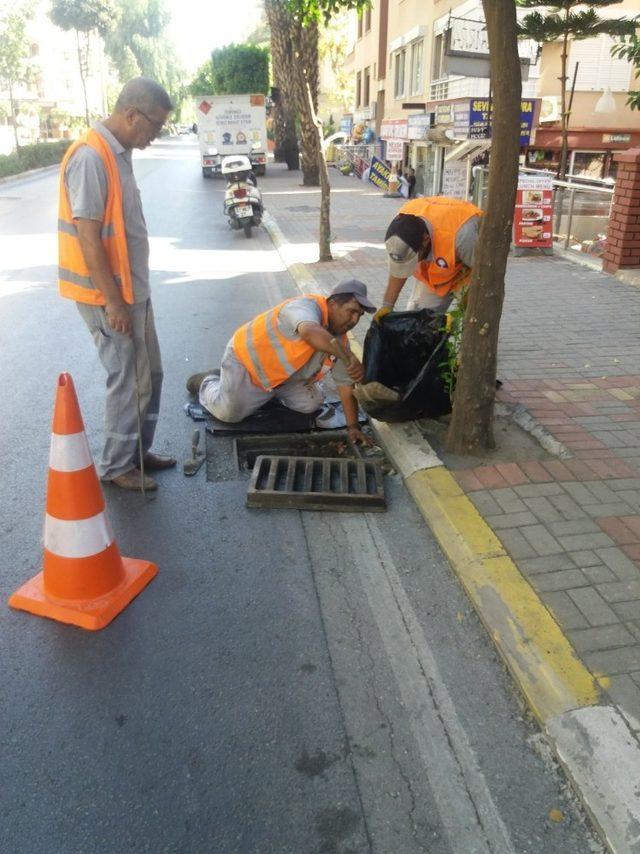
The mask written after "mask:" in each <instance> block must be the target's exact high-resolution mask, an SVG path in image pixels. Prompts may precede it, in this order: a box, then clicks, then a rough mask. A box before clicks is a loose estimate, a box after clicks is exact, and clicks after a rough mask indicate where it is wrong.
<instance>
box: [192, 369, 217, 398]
mask: <svg viewBox="0 0 640 854" xmlns="http://www.w3.org/2000/svg"><path fill="white" fill-rule="evenodd" d="M219 376H220V371H219V370H216V369H215V368H211V370H210V371H200V373H199V374H191V376H190V377H189V379H188V380H187V391H188V392H189V394H193V395H195V396H196V397H197V396H198V392H199V391H200V386H201V385H202V380H203V379H204V378H205V377H219Z"/></svg>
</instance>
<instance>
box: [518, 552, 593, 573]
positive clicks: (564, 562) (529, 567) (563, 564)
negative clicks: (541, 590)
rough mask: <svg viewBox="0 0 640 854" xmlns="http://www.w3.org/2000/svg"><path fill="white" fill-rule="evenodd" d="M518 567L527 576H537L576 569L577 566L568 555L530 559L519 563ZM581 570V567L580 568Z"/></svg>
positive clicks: (523, 559) (524, 559)
mask: <svg viewBox="0 0 640 854" xmlns="http://www.w3.org/2000/svg"><path fill="white" fill-rule="evenodd" d="M518 566H519V567H520V569H521V570H523V572H524V574H525V575H527V576H528V575H529V574H531V575H535V574H536V573H539V572H557V571H558V570H560V569H575V568H576V564H575V563H574V561H572V560H571V557H570V556H569V555H567V554H556V555H547V556H545V557H528V558H522V559H521V560H519V561H518ZM578 569H580V567H578Z"/></svg>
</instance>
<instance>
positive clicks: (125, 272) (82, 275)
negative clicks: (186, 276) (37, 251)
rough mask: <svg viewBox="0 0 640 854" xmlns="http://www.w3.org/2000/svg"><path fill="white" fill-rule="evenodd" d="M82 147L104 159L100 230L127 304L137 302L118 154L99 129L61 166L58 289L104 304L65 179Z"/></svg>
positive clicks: (69, 295)
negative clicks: (76, 221) (85, 250)
mask: <svg viewBox="0 0 640 854" xmlns="http://www.w3.org/2000/svg"><path fill="white" fill-rule="evenodd" d="M81 145H88V146H90V147H91V148H93V149H94V150H95V151H96V152H97V153H98V154H99V156H100V159H101V160H102V164H103V166H104V169H105V172H106V175H107V200H106V203H105V212H104V217H103V222H102V228H101V230H100V240H101V242H102V245H103V247H104V250H105V254H106V256H107V260H108V262H109V267H110V269H111V271H112V273H113V277H114V279H115V281H116V283H117V284H118V287H119V288H120V290H121V292H122V298H123V299H124V301H125V302H127V303H132V302H133V282H132V277H131V268H130V266H129V252H128V249H127V239H126V234H125V226H124V214H123V210H122V187H121V183H120V173H119V171H118V164H117V163H116V158H115V155H114V153H113V151H112V149H111V146H110V145H109V143H108V142H107V141H106V140H105V139H104V137H103V136H101V135H100V134H99V133H98V132H97V131H95V130H89V131H87V133H86V134H84V135H83V136H82V137H81V138H80V139H79V140H77V141H76V142H74V143H73V144H72V145H71V146H70V147H69V149H68V150H67V152H66V154H65V156H64V158H63V161H62V164H61V167H60V198H59V207H58V287H59V291H60V294H61V296H63V297H67V298H69V299H73V300H76V301H77V302H84V303H89V304H91V305H104V304H105V299H104V297H103V295H102V292H101V291H100V290H99V289H98V288H96V287H95V285H94V284H93V282H92V281H91V277H90V275H89V270H88V268H87V265H86V263H85V260H84V255H83V252H82V247H81V245H80V240H79V237H78V229H77V227H76V224H75V222H74V219H73V212H72V210H71V204H70V202H69V195H68V193H67V187H66V184H65V180H64V175H65V170H66V168H67V164H68V162H69V160H70V159H71V157H72V156H73V154H74V153H75V151H76V150H77V149H78V148H79V146H81Z"/></svg>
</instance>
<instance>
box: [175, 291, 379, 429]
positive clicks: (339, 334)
mask: <svg viewBox="0 0 640 854" xmlns="http://www.w3.org/2000/svg"><path fill="white" fill-rule="evenodd" d="M375 310H376V308H375V306H374V305H373V303H372V302H371V301H370V300H369V298H368V297H367V288H366V285H364V284H363V283H362V282H360V281H358V280H357V279H348V280H346V281H344V282H341V283H340V284H339V285H336V286H335V287H334V288H333V290H332V291H331V293H330V294H329V296H328V297H324V296H320V295H319V294H305V295H304V296H301V297H294V298H293V299H288V300H285V301H284V302H281V303H280V304H279V305H277V306H275V308H272V309H270V310H269V311H266V312H264V313H263V314H259V315H258V316H257V317H255V318H254V319H253V320H250V321H249V322H248V323H245V324H244V326H241V327H240V329H238V331H237V332H236V333H235V334H234V335H233V337H232V338H231V341H229V343H228V344H227V347H226V350H225V352H224V356H223V358H222V365H221V371H220V373H219V374H218V373H217V372H210V373H208V374H207V373H205V374H194V375H193V376H192V377H190V378H189V381H188V382H187V389H188V391H190V392H191V393H192V394H199V398H200V403H201V404H202V406H204V407H205V408H206V409H208V410H209V412H211V414H212V415H214V416H215V417H216V418H218V419H219V420H220V421H227V422H231V423H235V422H238V421H242V419H243V418H247V417H248V416H249V415H252V414H253V413H254V412H257V410H258V409H260V407H261V406H264V404H265V403H267V401H269V400H271V399H272V398H273V397H276V398H277V399H278V400H280V401H281V402H282V403H283V404H284V405H285V406H288V407H289V409H293V410H295V411H296V412H308V413H311V412H315V411H316V410H318V409H320V407H321V406H322V404H323V402H324V396H323V394H322V390H321V389H320V387H319V385H318V379H319V378H320V374H321V372H322V368H323V366H324V364H325V363H326V362H327V361H328V360H329V359H331V357H333V358H332V361H333V367H332V373H333V379H334V381H335V383H336V385H337V386H338V392H339V394H340V400H341V401H342V405H343V407H344V412H345V416H346V419H347V427H348V429H349V436H350V438H351V439H352V440H354V441H363V440H364V439H365V437H364V436H363V434H362V433H361V432H360V430H359V428H358V404H357V401H356V399H355V396H354V394H353V384H354V383H357V382H361V381H362V379H363V375H364V371H363V368H362V364H361V363H360V362H359V361H358V359H357V358H356V357H355V356H354V355H353V353H351V351H350V350H349V344H348V339H347V335H346V333H347V332H349V330H350V329H353V327H354V326H355V325H356V323H357V322H358V321H359V320H360V318H361V317H362V315H363V314H364V312H367V313H369V314H373V313H374V312H375ZM334 337H335V338H337V339H338V340H339V341H340V343H341V344H342V347H343V349H344V350H345V351H346V352H347V355H348V357H349V364H348V366H347V365H345V364H344V363H343V362H341V361H340V359H339V352H338V350H337V348H336V345H335V343H332V338H334Z"/></svg>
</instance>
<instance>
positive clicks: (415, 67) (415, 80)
mask: <svg viewBox="0 0 640 854" xmlns="http://www.w3.org/2000/svg"><path fill="white" fill-rule="evenodd" d="M423 44H424V40H423V39H420V41H417V42H414V43H413V44H412V45H411V86H410V87H409V88H410V94H411V95H419V94H420V93H421V92H422V89H423V83H422V47H423Z"/></svg>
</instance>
